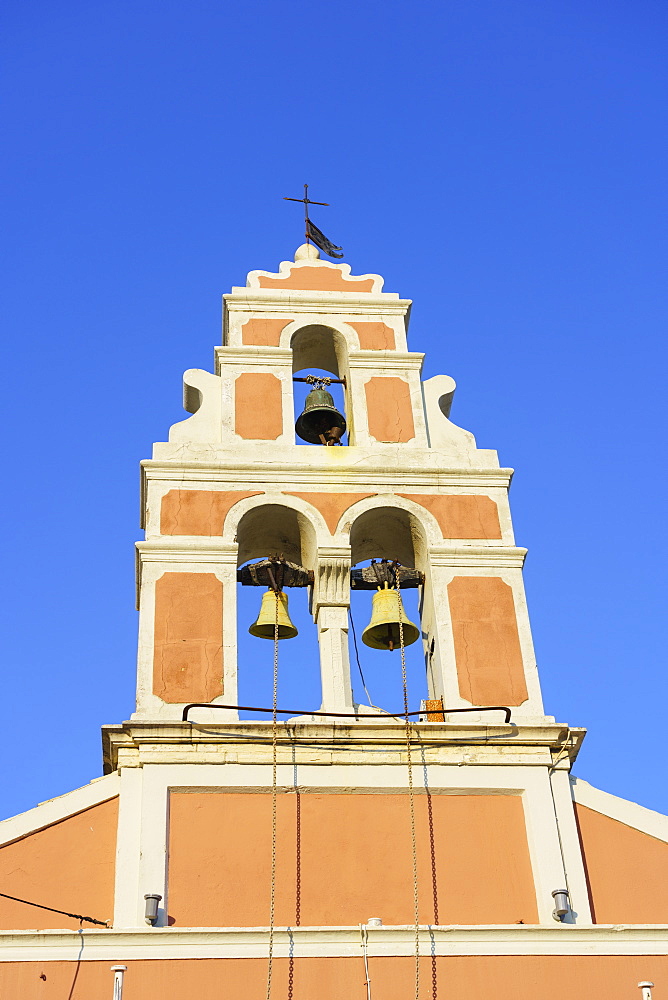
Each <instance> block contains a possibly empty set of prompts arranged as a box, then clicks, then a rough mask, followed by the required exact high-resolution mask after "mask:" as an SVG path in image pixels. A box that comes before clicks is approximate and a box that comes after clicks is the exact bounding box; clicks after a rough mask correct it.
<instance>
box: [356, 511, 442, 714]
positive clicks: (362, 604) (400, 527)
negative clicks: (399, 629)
mask: <svg viewBox="0 0 668 1000" xmlns="http://www.w3.org/2000/svg"><path fill="white" fill-rule="evenodd" d="M350 545H351V554H352V555H351V562H352V566H353V567H354V568H360V567H364V566H368V565H369V564H370V562H371V560H382V559H386V560H390V561H391V562H392V561H397V562H398V563H400V564H401V566H403V567H407V568H409V569H414V570H419V571H420V572H424V562H425V554H426V539H425V534H424V530H423V528H422V525H421V524H420V523H419V521H418V520H417V518H415V517H414V516H413V515H412V514H411V513H409V512H408V511H406V510H404V509H403V508H401V507H391V506H388V507H377V508H373V509H371V510H368V511H366V512H365V513H363V514H360V515H359V517H357V518H356V520H355V521H354V522H353V524H352V527H351V531H350ZM373 593H374V591H370V590H356V589H355V587H354V586H353V587H351V592H350V614H351V621H352V628H351V630H350V640H351V642H350V665H351V677H352V684H353V694H354V698H355V701H356V702H358V703H359V704H361V705H365V704H369V703H371V704H372V705H374V706H375V707H377V708H382V709H383V710H384V711H387V712H392V713H395V712H401V710H402V709H403V684H402V675H401V656H400V652H399V650H398V649H396V650H394V651H393V652H389V651H387V650H377V649H371V648H369V647H368V646H367V645H365V643H364V641H363V634H364V630H365V628H366V626H367V625H368V624H369V622H370V620H371V615H372V608H373V600H372V598H373ZM422 598H423V587H422V586H420V587H418V588H416V587H415V586H414V584H413V585H411V586H409V585H406V586H404V587H402V588H401V599H402V606H403V609H404V615H405V617H406V618H408V619H409V621H411V622H413V623H414V624H415V625H417V627H418V629H420V628H421V625H420V621H421V611H422ZM405 655H406V671H407V687H408V699H409V709H410V710H411V711H418V710H419V708H420V704H421V702H422V701H423V700H425V699H426V698H427V697H428V688H427V672H426V665H425V653H424V645H423V642H422V641H421V639H418V640H417V642H415V643H413V644H412V645H410V646H407V647H406V649H405ZM365 688H366V690H365Z"/></svg>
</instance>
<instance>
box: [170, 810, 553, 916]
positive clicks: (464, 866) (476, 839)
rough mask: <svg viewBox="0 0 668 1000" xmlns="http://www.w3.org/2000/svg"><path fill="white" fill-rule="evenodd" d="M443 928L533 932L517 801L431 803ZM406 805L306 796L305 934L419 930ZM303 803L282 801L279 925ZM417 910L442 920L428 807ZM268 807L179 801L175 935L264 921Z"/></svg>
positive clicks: (174, 817) (173, 839)
mask: <svg viewBox="0 0 668 1000" xmlns="http://www.w3.org/2000/svg"><path fill="white" fill-rule="evenodd" d="M431 803H432V808H433V819H434V829H435V838H434V850H435V856H436V869H437V884H438V891H439V900H438V904H439V921H440V923H462V924H480V923H516V922H518V921H524V923H536V922H537V913H536V901H535V893H534V887H533V877H532V872H531V865H530V861H529V852H528V847H527V839H526V829H525V823H524V811H523V806H522V801H521V799H520V798H519V797H517V796H505V795H433V796H432V797H431ZM408 805H409V804H408V798H407V796H406V795H402V794H390V793H388V794H384V793H383V794H381V793H378V794H362V793H356V794H351V793H341V794H332V793H328V794H325V793H316V792H308V793H303V794H301V795H300V815H301V823H300V843H301V850H300V871H301V899H300V903H301V923H302V925H304V926H309V925H318V924H320V925H336V924H357V923H360V922H361V921H365V920H366V919H367V917H369V916H373V915H378V916H381V917H382V918H383V920H384V921H385V922H386V923H388V924H403V923H410V922H411V920H412V919H413V888H412V886H413V882H412V868H411V842H410V821H409V810H408ZM296 806H297V797H296V795H295V794H294V793H292V792H291V793H282V794H281V795H280V796H279V800H278V858H279V862H278V871H277V886H276V922H277V923H278V924H283V925H287V924H292V923H294V922H295V919H296V888H295V880H296V860H297V859H296V842H297V827H296V823H297V819H296V816H297V811H296ZM416 812H417V836H418V845H419V848H418V853H419V879H420V884H421V885H422V886H423V890H422V894H421V898H420V908H421V920H422V922H424V923H431V922H433V921H434V904H433V895H432V888H431V884H432V869H431V850H430V839H429V827H428V812H427V797H426V796H425V795H419V796H418V797H417V801H416ZM270 854H271V797H270V795H269V794H266V793H265V794H263V793H247V794H243V793H232V792H230V793H227V792H219V793H209V794H207V793H199V792H194V793H174V794H172V795H171V798H170V834H169V886H170V888H169V901H168V908H169V915H170V917H171V918H172V920H173V921H174V923H175V924H176V925H177V926H181V927H183V926H215V927H224V926H257V925H264V924H266V923H267V919H268V906H269V880H270Z"/></svg>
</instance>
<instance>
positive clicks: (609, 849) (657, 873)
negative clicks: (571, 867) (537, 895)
mask: <svg viewBox="0 0 668 1000" xmlns="http://www.w3.org/2000/svg"><path fill="white" fill-rule="evenodd" d="M575 816H576V819H577V823H578V829H579V831H580V841H581V843H582V853H583V855H584V861H585V869H586V872H587V881H588V884H589V894H590V899H591V904H592V911H593V916H594V920H595V922H596V923H597V924H668V844H666V843H665V842H664V841H662V840H657V839H656V838H655V837H650V836H649V835H648V834H646V833H641V832H640V831H639V830H634V829H633V827H631V826H626V825H625V824H624V823H620V822H619V821H618V820H615V819H611V818H610V817H609V816H602V815H601V813H597V812H595V811H594V810H593V809H588V808H587V807H586V806H581V805H576V806H575Z"/></svg>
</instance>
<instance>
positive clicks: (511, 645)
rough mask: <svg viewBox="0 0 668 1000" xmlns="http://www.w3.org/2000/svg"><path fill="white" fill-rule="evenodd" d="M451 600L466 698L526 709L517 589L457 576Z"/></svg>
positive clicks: (492, 578)
mask: <svg viewBox="0 0 668 1000" xmlns="http://www.w3.org/2000/svg"><path fill="white" fill-rule="evenodd" d="M448 599H449V601H450V615H451V617H452V632H453V638H454V643H455V659H456V661H457V678H458V681H459V693H460V694H461V696H462V698H465V699H466V700H467V701H470V702H471V704H472V705H521V704H522V702H524V701H526V700H527V698H528V693H527V687H526V680H525V677H524V665H523V662H522V650H521V648H520V638H519V635H518V632H517V618H516V615H515V602H514V600H513V591H512V588H511V587H509V586H508V584H507V583H504V581H503V580H501V579H500V578H499V577H496V576H456V577H455V578H454V580H452V581H451V583H449V584H448Z"/></svg>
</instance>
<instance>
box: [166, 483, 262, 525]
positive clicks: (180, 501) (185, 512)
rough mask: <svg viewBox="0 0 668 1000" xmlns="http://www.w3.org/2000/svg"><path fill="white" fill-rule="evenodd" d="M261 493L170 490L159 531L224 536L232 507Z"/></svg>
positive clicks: (167, 494)
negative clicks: (224, 527) (224, 529)
mask: <svg viewBox="0 0 668 1000" xmlns="http://www.w3.org/2000/svg"><path fill="white" fill-rule="evenodd" d="M259 495H260V492H259V491H258V490H255V492H253V493H242V492H240V491H238V490H229V491H227V490H226V491H222V492H219V491H217V490H170V491H169V493H166V494H165V495H164V497H163V498H162V503H161V505H160V532H161V534H163V535H221V534H222V533H223V525H224V523H225V518H226V517H227V514H228V512H229V511H230V509H231V508H232V507H233V506H234V505H235V503H238V502H239V501H240V500H246V499H247V498H248V497H256V496H259Z"/></svg>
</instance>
